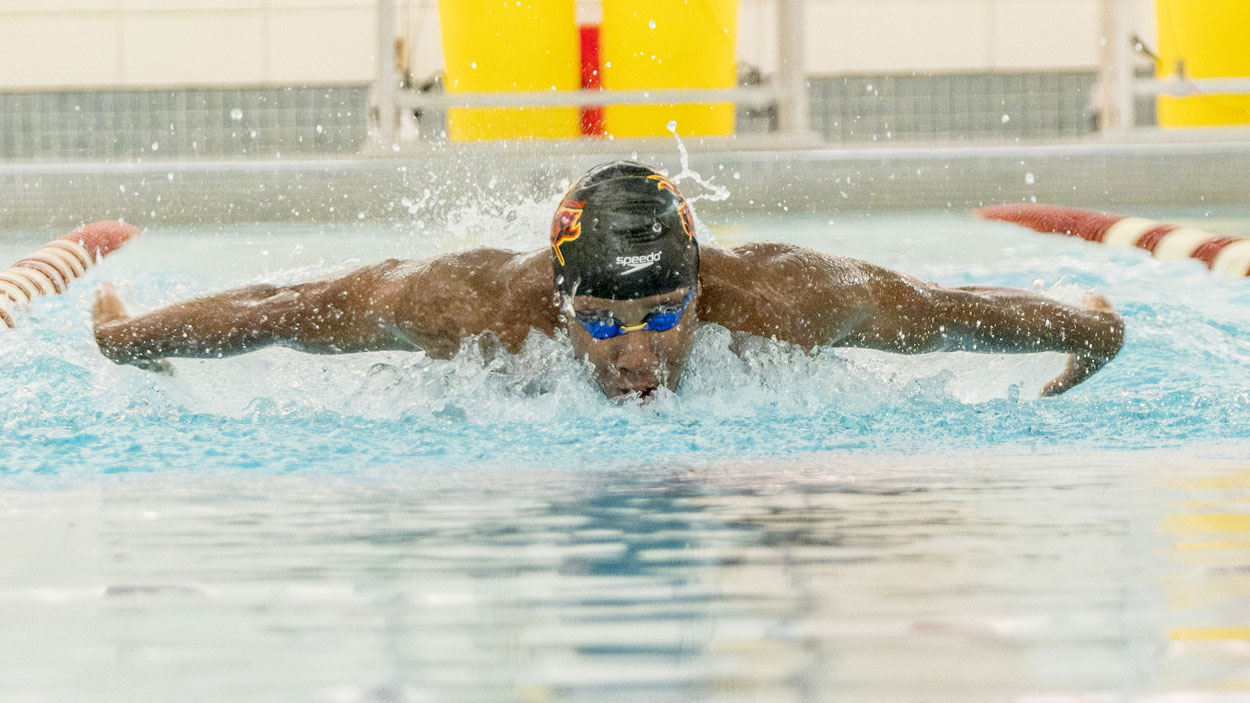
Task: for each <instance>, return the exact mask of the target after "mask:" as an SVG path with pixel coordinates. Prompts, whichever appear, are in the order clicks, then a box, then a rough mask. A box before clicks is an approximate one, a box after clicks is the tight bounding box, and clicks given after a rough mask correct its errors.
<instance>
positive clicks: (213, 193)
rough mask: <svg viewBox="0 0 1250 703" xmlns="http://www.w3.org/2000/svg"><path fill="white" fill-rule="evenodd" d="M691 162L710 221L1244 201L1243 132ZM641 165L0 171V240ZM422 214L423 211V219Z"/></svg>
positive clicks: (507, 186) (739, 153)
mask: <svg viewBox="0 0 1250 703" xmlns="http://www.w3.org/2000/svg"><path fill="white" fill-rule="evenodd" d="M685 146H686V147H687V149H688V151H689V158H690V165H691V167H692V168H693V169H694V170H695V171H697V172H698V173H700V174H701V175H702V176H704V177H705V178H707V177H711V178H714V180H715V182H717V183H720V184H723V185H726V186H728V187H729V188H730V190H731V193H732V196H731V197H730V198H729V199H728V200H726V201H724V202H720V203H716V202H709V201H704V202H702V203H701V204H700V206H699V207H700V212H701V214H704V215H706V216H712V217H715V216H718V215H722V214H732V213H739V212H742V213H757V214H758V213H768V212H820V213H838V212H866V211H878V210H905V209H926V210H934V209H938V210H941V209H950V210H965V209H968V208H975V207H979V206H982V205H989V204H997V203H1009V202H1028V201H1037V202H1052V203H1057V204H1063V205H1071V206H1077V207H1091V208H1116V207H1119V208H1124V207H1126V206H1127V207H1130V208H1131V207H1132V206H1140V207H1142V208H1150V209H1156V210H1157V209H1165V208H1168V207H1185V208H1190V209H1192V208H1194V207H1203V206H1210V207H1223V208H1228V207H1237V206H1243V205H1244V204H1245V203H1246V195H1247V192H1246V188H1245V174H1246V173H1248V172H1250V131H1247V130H1244V129H1229V130H1213V131H1207V132H1202V133H1199V134H1196V135H1195V134H1193V133H1186V134H1184V135H1179V136H1178V135H1176V134H1172V133H1167V132H1159V131H1147V132H1135V133H1133V135H1132V137H1131V138H1124V139H1120V138H1112V137H1097V138H1092V139H1089V140H1081V141H1069V142H1056V143H1023V142H1021V143H982V142H977V143H967V144H962V145H952V144H940V145H939V144H932V145H931V144H915V143H909V144H900V143H890V144H882V145H881V146H854V147H843V146H831V145H828V144H824V143H821V142H818V141H816V140H814V139H811V140H809V139H797V140H796V139H788V140H787V139H781V140H779V139H775V138H767V139H758V138H748V137H743V138H737V139H733V140H728V141H727V140H723V139H720V140H687V142H686V144H685ZM610 158H638V159H640V160H644V161H648V162H651V163H656V164H659V165H661V166H662V167H664V168H667V169H669V171H670V172H677V171H678V170H680V168H681V162H680V152H679V149H678V145H677V143H676V142H675V141H674V140H671V139H663V140H656V139H650V140H616V141H611V142H606V141H605V142H585V143H583V142H578V143H565V142H558V143H557V142H528V143H517V142H514V143H507V144H502V145H500V144H468V145H448V144H442V145H437V144H427V145H417V146H410V147H405V148H403V149H400V150H398V151H392V152H389V153H373V154H362V155H360V156H355V157H350V158H324V159H307V158H300V159H286V158H277V157H275V158H263V159H261V158H247V159H233V160H208V161H158V160H145V161H127V162H52V161H42V162H11V163H3V164H0V213H3V225H0V228H3V229H6V230H13V229H22V230H27V229H32V228H44V227H47V228H52V229H57V228H64V227H70V226H74V225H77V224H80V223H82V222H84V221H90V220H96V219H106V218H107V219H114V218H120V219H125V220H128V221H131V222H136V223H140V224H143V225H146V226H159V225H172V224H192V223H195V224H204V223H216V224H230V223H234V222H257V221H308V222H335V221H351V220H358V219H369V220H375V219H395V220H398V219H404V218H410V217H411V214H410V213H409V211H408V209H407V208H406V207H404V206H402V205H401V203H400V201H401V200H402V199H404V198H414V197H416V196H420V195H422V194H424V193H425V191H426V189H429V190H430V191H431V193H432V194H433V195H434V196H436V197H426V198H425V204H424V205H422V207H423V208H428V210H429V214H431V215H433V216H437V215H438V208H439V207H441V205H439V203H451V202H459V203H463V202H464V200H465V198H466V196H476V197H483V198H494V199H509V198H517V199H533V198H535V197H536V196H535V194H543V193H549V194H553V195H552V197H554V194H555V193H558V192H560V191H561V190H563V188H564V187H566V186H567V183H568V182H569V181H570V180H571V179H572V178H574V177H575V176H576V175H578V174H579V173H580V172H582V171H583V170H584V169H586V168H587V167H589V166H591V165H593V164H595V163H598V162H601V161H604V160H606V159H610ZM424 211H425V210H424V209H423V212H424Z"/></svg>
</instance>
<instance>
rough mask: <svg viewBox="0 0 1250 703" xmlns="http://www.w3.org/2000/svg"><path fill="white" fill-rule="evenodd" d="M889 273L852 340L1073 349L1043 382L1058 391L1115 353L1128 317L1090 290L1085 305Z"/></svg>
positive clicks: (930, 346)
mask: <svg viewBox="0 0 1250 703" xmlns="http://www.w3.org/2000/svg"><path fill="white" fill-rule="evenodd" d="M899 278H900V279H901V280H900V281H882V282H881V283H880V284H881V285H882V287H883V289H884V290H883V292H882V293H881V302H882V305H881V306H880V309H879V311H878V313H877V315H876V320H875V322H874V324H872V325H869V326H864V327H860V328H858V329H856V330H854V332H853V333H852V334H851V335H849V336H848V338H847V340H846V343H849V344H855V345H857V346H866V347H873V348H878V349H887V350H890V351H899V352H904V353H917V352H930V351H977V352H1000V353H1003V352H1006V353H1021V352H1039V351H1056V352H1063V353H1066V354H1068V364H1067V367H1066V368H1065V369H1064V370H1063V372H1062V373H1060V374H1059V376H1057V377H1056V378H1055V379H1053V380H1051V381H1050V382H1049V383H1047V384H1046V386H1045V387H1044V388H1043V389H1042V395H1045V396H1052V395H1059V394H1060V393H1063V392H1065V391H1067V390H1069V389H1071V388H1072V387H1073V386H1075V385H1077V384H1079V383H1081V382H1082V381H1084V380H1085V379H1087V378H1089V377H1090V376H1092V375H1093V374H1094V373H1095V372H1097V371H1098V369H1100V368H1102V367H1103V366H1104V365H1106V363H1107V362H1108V361H1111V359H1113V358H1115V356H1116V354H1118V353H1119V351H1120V348H1121V347H1122V346H1123V344H1124V321H1123V319H1122V318H1121V317H1120V315H1119V314H1117V313H1116V312H1115V310H1114V309H1113V308H1112V307H1111V303H1110V302H1108V301H1107V299H1106V297H1104V296H1102V295H1101V294H1098V293H1093V292H1091V293H1087V294H1086V295H1085V301H1084V304H1085V306H1084V308H1078V307H1075V306H1072V305H1066V304H1064V303H1060V302H1058V301H1055V300H1051V299H1049V298H1046V297H1044V296H1041V295H1038V294H1036V293H1032V292H1030V291H1025V290H1019V289H1013V288H994V287H987V286H968V287H960V288H943V287H940V286H936V285H933V284H928V283H923V282H920V281H916V280H914V279H909V278H907V277H899Z"/></svg>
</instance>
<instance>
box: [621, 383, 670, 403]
mask: <svg viewBox="0 0 1250 703" xmlns="http://www.w3.org/2000/svg"><path fill="white" fill-rule="evenodd" d="M658 389H659V386H639V387H637V388H626V387H621V386H613V388H612V399H613V400H619V401H628V400H635V399H636V400H639V401H642V402H644V403H645V402H649V401H651V400H653V399H654V398H655V392H656V391H657V390H658Z"/></svg>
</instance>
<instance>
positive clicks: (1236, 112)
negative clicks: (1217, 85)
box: [1155, 0, 1250, 127]
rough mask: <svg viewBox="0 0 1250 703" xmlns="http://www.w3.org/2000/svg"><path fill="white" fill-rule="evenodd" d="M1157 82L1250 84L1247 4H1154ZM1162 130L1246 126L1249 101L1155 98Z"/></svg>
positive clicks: (1190, 0) (1196, 0) (1201, 0)
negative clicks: (1182, 76) (1180, 71)
mask: <svg viewBox="0 0 1250 703" xmlns="http://www.w3.org/2000/svg"><path fill="white" fill-rule="evenodd" d="M1155 10H1156V12H1157V13H1158V20H1159V65H1158V70H1157V75H1158V77H1159V78H1170V77H1172V76H1175V75H1177V69H1178V64H1179V65H1180V66H1183V71H1184V74H1185V76H1186V77H1188V78H1250V2H1247V1H1246V0H1156V5H1155ZM1158 109H1159V124H1161V125H1163V126H1165V127H1189V126H1195V125H1236V124H1250V95H1221V94H1216V95H1195V96H1188V97H1175V96H1170V95H1161V96H1159V98H1158Z"/></svg>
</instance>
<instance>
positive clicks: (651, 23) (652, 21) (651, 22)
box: [647, 20, 655, 29]
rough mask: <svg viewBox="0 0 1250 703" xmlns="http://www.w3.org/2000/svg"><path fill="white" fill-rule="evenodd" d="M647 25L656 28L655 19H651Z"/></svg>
mask: <svg viewBox="0 0 1250 703" xmlns="http://www.w3.org/2000/svg"><path fill="white" fill-rule="evenodd" d="M647 26H648V27H650V28H652V29H655V20H651V21H650V22H648V23H647Z"/></svg>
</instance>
